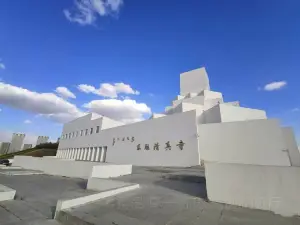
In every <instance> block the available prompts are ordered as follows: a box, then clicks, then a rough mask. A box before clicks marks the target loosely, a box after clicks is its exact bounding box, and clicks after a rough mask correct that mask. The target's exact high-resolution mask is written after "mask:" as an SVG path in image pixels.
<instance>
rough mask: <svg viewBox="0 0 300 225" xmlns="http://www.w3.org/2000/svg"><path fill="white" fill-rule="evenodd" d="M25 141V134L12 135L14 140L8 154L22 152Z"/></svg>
mask: <svg viewBox="0 0 300 225" xmlns="http://www.w3.org/2000/svg"><path fill="white" fill-rule="evenodd" d="M24 139H25V134H17V133H14V134H13V135H12V140H11V144H10V146H9V150H8V153H12V152H17V151H21V149H22V146H23V142H24Z"/></svg>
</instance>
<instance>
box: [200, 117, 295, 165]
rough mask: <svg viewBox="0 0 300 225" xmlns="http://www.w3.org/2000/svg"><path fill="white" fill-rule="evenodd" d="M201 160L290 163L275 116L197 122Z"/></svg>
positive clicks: (259, 163) (268, 163) (262, 163)
mask: <svg viewBox="0 0 300 225" xmlns="http://www.w3.org/2000/svg"><path fill="white" fill-rule="evenodd" d="M198 135H199V138H198V140H199V151H200V158H201V159H202V160H204V161H210V162H223V163H242V164H255V165H278V166H290V165H291V164H290V160H289V157H288V153H287V151H286V144H285V140H284V138H283V135H282V130H281V128H280V126H279V122H278V121H277V120H251V121H243V122H228V123H220V124H217V123H214V124H200V125H198Z"/></svg>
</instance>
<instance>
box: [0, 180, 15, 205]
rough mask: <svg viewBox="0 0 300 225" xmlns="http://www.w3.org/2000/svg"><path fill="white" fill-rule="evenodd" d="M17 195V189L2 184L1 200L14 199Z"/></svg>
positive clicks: (0, 187)
mask: <svg viewBox="0 0 300 225" xmlns="http://www.w3.org/2000/svg"><path fill="white" fill-rule="evenodd" d="M15 195H16V190H14V189H11V188H9V187H6V186H4V185H2V184H0V201H8V200H13V199H14V198H15Z"/></svg>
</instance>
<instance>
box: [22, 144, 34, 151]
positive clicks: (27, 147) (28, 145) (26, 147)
mask: <svg viewBox="0 0 300 225" xmlns="http://www.w3.org/2000/svg"><path fill="white" fill-rule="evenodd" d="M29 148H32V144H24V146H23V150H26V149H29Z"/></svg>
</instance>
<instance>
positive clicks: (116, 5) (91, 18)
mask: <svg viewBox="0 0 300 225" xmlns="http://www.w3.org/2000/svg"><path fill="white" fill-rule="evenodd" d="M74 5H75V6H74V7H73V9H65V10H64V11H63V12H64V15H65V17H66V18H67V19H68V20H69V21H70V22H75V23H79V24H80V25H91V24H94V23H95V21H96V20H97V17H98V16H101V17H103V16H109V15H113V14H118V12H119V10H120V8H121V6H122V5H123V0H74Z"/></svg>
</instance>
